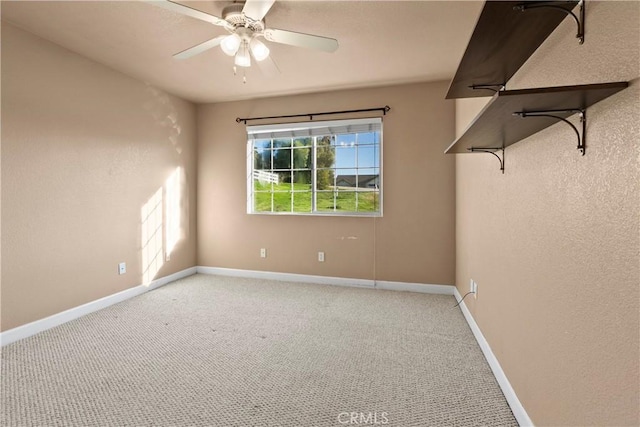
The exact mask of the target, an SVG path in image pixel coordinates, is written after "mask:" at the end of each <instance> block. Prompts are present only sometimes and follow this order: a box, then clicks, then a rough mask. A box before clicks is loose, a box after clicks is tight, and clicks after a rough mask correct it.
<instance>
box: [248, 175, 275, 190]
mask: <svg viewBox="0 0 640 427" xmlns="http://www.w3.org/2000/svg"><path fill="white" fill-rule="evenodd" d="M256 172H258V171H256ZM272 187H273V184H272V183H271V182H268V181H260V180H258V179H254V180H253V191H271V189H272Z"/></svg>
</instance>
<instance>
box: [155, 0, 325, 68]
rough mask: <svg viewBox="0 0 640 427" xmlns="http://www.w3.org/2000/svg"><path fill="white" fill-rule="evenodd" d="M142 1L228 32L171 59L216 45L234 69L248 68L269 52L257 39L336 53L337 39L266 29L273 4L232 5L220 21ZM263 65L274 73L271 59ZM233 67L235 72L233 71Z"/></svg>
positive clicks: (162, 1) (249, 0)
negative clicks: (252, 62) (232, 63)
mask: <svg viewBox="0 0 640 427" xmlns="http://www.w3.org/2000/svg"><path fill="white" fill-rule="evenodd" d="M144 1H146V2H147V3H151V4H153V5H154V6H158V7H162V8H164V9H168V10H171V11H174V12H177V13H180V14H182V15H185V16H189V17H192V18H195V19H199V20H201V21H205V22H209V23H211V24H213V25H217V26H220V27H223V28H224V29H225V30H227V31H228V33H229V34H224V35H221V36H217V37H214V38H212V39H209V40H207V41H204V42H202V43H199V44H197V45H195V46H192V47H190V48H188V49H185V50H183V51H182V52H178V53H176V54H175V55H173V56H174V58H177V59H185V58H190V57H192V56H194V55H198V54H200V53H202V52H204V51H207V50H209V49H212V48H214V47H216V46H218V45H219V46H220V48H221V49H222V51H223V52H224V53H225V54H227V55H229V56H233V57H234V58H235V60H234V64H235V66H238V67H250V66H251V58H252V57H253V59H254V60H255V61H257V62H262V61H265V59H267V58H269V48H268V47H267V46H266V45H265V44H264V43H263V42H262V41H260V40H259V39H260V38H264V39H265V40H267V41H269V42H274V43H281V44H286V45H291V46H298V47H306V48H311V49H318V50H322V51H325V52H334V51H335V50H336V49H338V41H337V40H336V39H332V38H328V37H322V36H316V35H311V34H304V33H297V32H294V31H287V30H279V29H277V28H266V26H265V22H264V17H265V15H266V14H267V13H268V12H269V10H270V9H271V6H273V3H274V2H275V0H246V1H244V2H234V3H231V4H230V5H228V6H226V7H225V8H224V9H223V10H222V18H219V17H217V16H214V15H210V14H208V13H205V12H202V11H200V10H197V9H194V8H192V7H189V6H185V5H184V4H180V3H175V2H173V1H169V0H144ZM265 62H270V65H269V66H268V68H271V69H272V70H271V72H273V69H275V70H277V67H275V64H274V63H273V62H272V60H271V59H270V58H269V61H265ZM235 66H234V72H235V70H236V68H235ZM265 68H267V67H265ZM245 81H246V80H245Z"/></svg>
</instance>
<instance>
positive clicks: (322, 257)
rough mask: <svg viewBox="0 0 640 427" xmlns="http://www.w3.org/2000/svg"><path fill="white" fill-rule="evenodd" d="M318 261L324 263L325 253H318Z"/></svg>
mask: <svg viewBox="0 0 640 427" xmlns="http://www.w3.org/2000/svg"><path fill="white" fill-rule="evenodd" d="M318 261H319V262H324V252H318Z"/></svg>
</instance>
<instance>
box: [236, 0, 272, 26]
mask: <svg viewBox="0 0 640 427" xmlns="http://www.w3.org/2000/svg"><path fill="white" fill-rule="evenodd" d="M275 1H276V0H247V1H246V3H245V4H244V7H243V8H242V13H244V14H245V15H246V16H248V17H249V18H251V19H253V20H255V21H262V18H264V16H265V15H266V14H267V12H269V9H271V6H273V3H274V2H275Z"/></svg>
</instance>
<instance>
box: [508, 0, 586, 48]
mask: <svg viewBox="0 0 640 427" xmlns="http://www.w3.org/2000/svg"><path fill="white" fill-rule="evenodd" d="M585 1H586V0H580V1H579V2H578V6H580V17H577V16H576V14H575V13H573V12H572V11H571V10H569V9H566V8H564V7H562V6H559V5H558V2H557V1H546V2H545V1H543V2H526V3H521V4H519V5H517V6H514V7H513V9H514V10H520V11H522V12H524V11H526V10H529V9H539V8H542V7H548V8H551V9H556V10H560V11H562V12H564V13H566V14H567V15H571V17H572V18H573V20H574V21H576V25H577V26H578V33H577V34H576V38H577V39H578V43H580V44H583V43H584V10H585V6H586V5H585ZM566 3H572V2H570V1H567V2H566Z"/></svg>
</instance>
